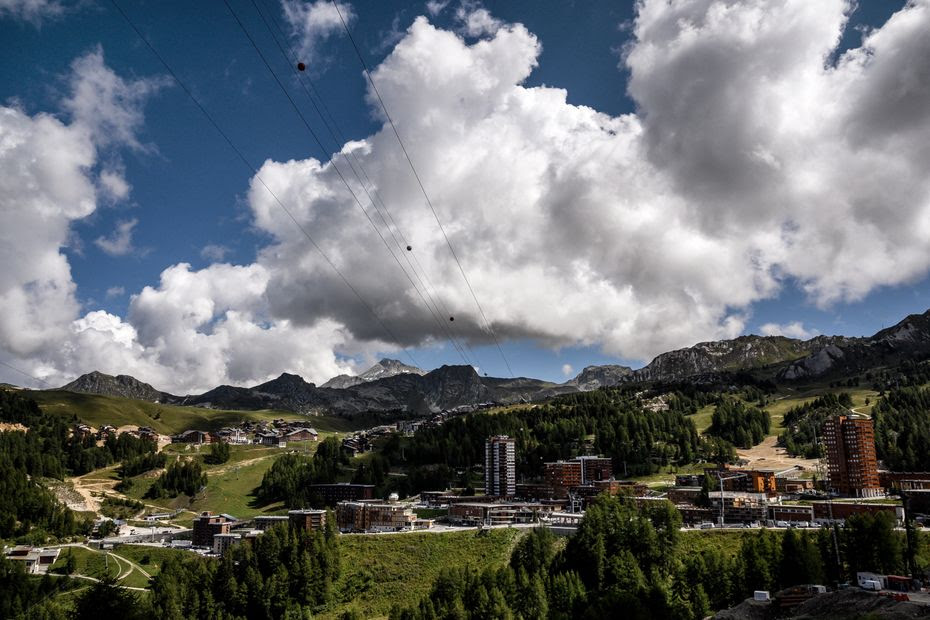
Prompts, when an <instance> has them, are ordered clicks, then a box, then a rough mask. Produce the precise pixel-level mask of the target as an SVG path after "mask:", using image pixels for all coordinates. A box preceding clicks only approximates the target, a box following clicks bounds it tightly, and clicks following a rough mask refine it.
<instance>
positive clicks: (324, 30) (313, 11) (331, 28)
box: [281, 0, 355, 63]
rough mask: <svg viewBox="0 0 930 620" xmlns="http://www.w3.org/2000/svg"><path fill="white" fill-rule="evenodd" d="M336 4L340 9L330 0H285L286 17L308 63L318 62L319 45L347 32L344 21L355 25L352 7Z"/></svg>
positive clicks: (342, 3) (300, 50)
mask: <svg viewBox="0 0 930 620" xmlns="http://www.w3.org/2000/svg"><path fill="white" fill-rule="evenodd" d="M336 4H337V5H338V10H337V8H336V6H334V5H333V3H332V2H330V0H316V1H315V2H306V1H305V0H281V10H282V11H283V12H284V18H285V19H286V20H287V23H288V25H289V26H290V28H291V36H292V37H294V39H296V40H297V45H298V50H299V54H300V58H301V59H302V60H304V61H305V62H307V63H311V62H314V61H316V60H318V57H319V54H318V51H319V46H320V45H321V44H322V43H323V42H324V41H326V40H327V39H328V38H330V37H331V36H333V35H337V36H339V35H340V34H341V33H342V32H343V30H344V29H343V25H342V20H345V22H346V24H347V25H351V23H352V22H353V20H354V19H355V11H354V10H353V8H352V5H351V4H349V3H348V2H338V3H336ZM340 13H341V14H342V17H341V18H340Z"/></svg>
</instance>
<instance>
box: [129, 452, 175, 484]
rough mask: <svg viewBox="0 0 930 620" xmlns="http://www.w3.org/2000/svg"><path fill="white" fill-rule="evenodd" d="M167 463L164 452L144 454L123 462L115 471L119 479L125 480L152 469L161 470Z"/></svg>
mask: <svg viewBox="0 0 930 620" xmlns="http://www.w3.org/2000/svg"><path fill="white" fill-rule="evenodd" d="M167 463H168V455H167V454H165V453H164V452H146V453H145V454H142V455H140V456H137V457H134V458H130V459H126V460H124V461H123V462H122V463H121V464H120V466H119V469H118V470H117V471H118V473H119V477H120V478H122V479H123V480H125V479H126V478H132V477H133V476H138V475H139V474H144V473H145V472H147V471H152V470H153V469H161V468H162V467H164V466H165V465H166V464H167Z"/></svg>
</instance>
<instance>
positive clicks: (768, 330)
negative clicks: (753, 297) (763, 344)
mask: <svg viewBox="0 0 930 620" xmlns="http://www.w3.org/2000/svg"><path fill="white" fill-rule="evenodd" d="M759 332H760V333H761V334H762V335H763V336H787V337H788V338H797V339H799V340H810V339H811V338H813V337H814V336H817V335H819V334H820V332H818V331H817V330H816V329H807V328H806V327H804V323H802V322H801V321H791V322H790V323H785V324H783V325H780V324H778V323H765V324H764V325H761V326H760V327H759Z"/></svg>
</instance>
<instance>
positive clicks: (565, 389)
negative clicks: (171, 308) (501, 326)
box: [61, 310, 930, 417]
mask: <svg viewBox="0 0 930 620" xmlns="http://www.w3.org/2000/svg"><path fill="white" fill-rule="evenodd" d="M918 357H930V310H928V311H927V312H925V313H923V314H912V315H908V316H907V317H905V318H904V319H902V320H901V321H900V322H899V323H897V324H896V325H893V326H891V327H888V328H885V329H882V330H880V331H879V332H876V333H875V334H874V335H872V336H869V337H847V336H816V337H814V338H810V339H808V340H799V339H795V338H787V337H785V336H757V335H752V334H750V335H745V336H740V337H738V338H733V339H730V340H718V341H710V342H700V343H697V344H695V345H693V346H691V347H686V348H682V349H676V350H674V351H668V352H665V353H662V354H660V355H657V356H656V357H655V358H654V359H653V360H652V361H651V362H650V363H649V364H647V365H646V366H644V367H642V368H639V369H636V370H633V369H632V368H630V367H628V366H621V365H617V364H606V365H601V366H587V367H585V368H584V369H583V370H582V371H581V372H580V373H579V374H578V375H577V376H575V377H574V378H572V379H570V380H569V381H566V382H565V383H562V384H557V383H552V382H549V381H543V380H539V379H533V378H529V377H517V378H512V379H504V378H497V377H481V376H479V375H478V373H477V372H476V371H475V369H474V368H473V367H471V366H461V365H459V366H441V367H440V368H437V369H434V370H431V371H429V372H426V371H423V370H422V369H419V368H416V367H413V366H407V365H405V364H403V363H401V362H399V361H398V360H392V359H389V358H384V359H382V360H381V361H380V362H378V363H377V364H375V365H374V366H372V367H371V368H370V369H368V370H367V371H365V373H362V375H359V377H362V376H363V375H364V378H363V379H362V380H360V381H359V382H357V383H356V382H353V383H351V384H344V383H342V382H339V381H336V379H339V377H334V378H333V379H330V380H329V381H327V382H326V383H324V384H322V385H320V386H317V385H315V384H314V383H310V382H307V381H305V380H304V379H303V378H302V377H300V376H298V375H294V374H288V373H282V374H281V375H280V376H279V377H277V378H275V379H272V380H270V381H266V382H264V383H261V384H259V385H255V386H252V387H241V386H231V385H221V386H217V387H215V388H213V389H212V390H209V391H207V392H204V393H203V394H196V395H187V396H175V395H172V394H169V393H167V392H161V391H159V390H156V389H155V388H154V387H152V386H151V385H149V384H147V383H144V382H142V381H139V380H138V379H135V378H133V377H130V376H128V375H117V376H115V377H114V376H111V375H105V374H103V373H101V372H98V371H94V372H91V373H88V374H86V375H82V376H80V377H78V378H77V379H75V380H74V381H72V382H70V383H68V384H67V385H65V386H63V387H62V388H61V389H64V390H69V391H74V392H85V393H91V394H102V395H105V396H122V397H127V398H136V399H139V400H149V401H152V402H163V403H169V404H181V405H195V406H201V407H206V408H217V409H245V410H255V409H284V410H290V411H295V412H300V413H324V412H328V413H335V414H337V415H343V416H349V417H351V416H353V415H357V414H361V413H367V412H374V413H379V414H398V415H401V414H410V413H416V414H423V413H429V412H436V411H441V410H446V409H454V408H461V407H472V408H473V407H476V406H481V405H486V404H489V403H495V404H513V403H520V402H528V401H533V400H543V399H546V398H550V397H553V396H557V395H559V394H566V393H571V392H578V391H589V390H593V389H597V388H600V387H611V386H615V385H620V384H627V383H646V382H669V381H680V380H686V379H688V378H696V377H702V378H705V379H706V378H710V379H713V377H715V376H722V375H725V374H734V373H746V372H748V373H754V374H755V375H756V376H758V377H759V378H762V379H767V380H772V381H779V382H792V381H801V380H808V379H814V378H822V377H826V376H829V375H830V374H831V373H834V374H835V373H844V372H861V371H865V370H867V369H869V368H874V367H878V366H881V365H888V364H895V363H900V362H902V361H904V360H907V359H914V358H918ZM340 376H345V375H340ZM356 378H358V377H355V378H353V379H356Z"/></svg>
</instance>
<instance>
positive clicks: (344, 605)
mask: <svg viewBox="0 0 930 620" xmlns="http://www.w3.org/2000/svg"><path fill="white" fill-rule="evenodd" d="M525 532H526V530H515V529H495V530H491V531H489V532H487V533H485V534H481V535H479V534H478V533H477V532H476V531H473V530H472V531H466V532H449V533H441V534H439V533H430V532H422V533H415V534H383V535H364V534H353V535H348V536H343V537H341V538H340V540H339V548H340V555H341V556H342V576H341V577H340V578H339V580H338V581H337V583H336V584H335V588H334V594H335V598H336V601H337V602H336V603H334V604H332V605H330V606H329V608H328V609H327V610H326V611H325V612H324V613H323V614H322V615H321V616H320V617H321V618H338V617H339V616H340V615H341V614H342V613H344V612H346V611H349V610H355V611H357V612H358V613H359V615H360V616H361V617H362V618H379V617H385V616H387V614H388V612H389V611H390V609H391V605H393V604H395V603H398V604H400V605H403V606H411V605H415V604H416V603H418V602H419V600H420V598H422V597H423V596H425V595H426V594H428V593H429V590H430V587H431V586H432V584H433V581H434V580H435V579H436V577H437V576H438V575H439V572H440V571H441V570H442V569H443V568H449V567H474V568H484V567H497V566H502V565H504V564H506V563H507V562H508V561H509V560H510V550H511V549H512V548H513V544H514V543H515V541H516V540H517V538H518V537H519V536H521V535H523V534H524V533H525Z"/></svg>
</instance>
